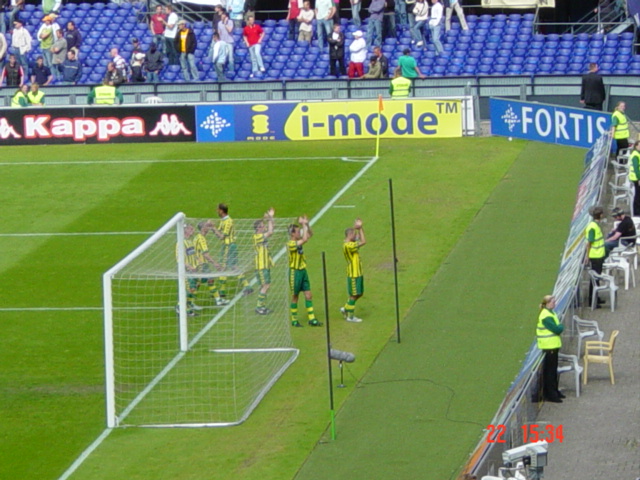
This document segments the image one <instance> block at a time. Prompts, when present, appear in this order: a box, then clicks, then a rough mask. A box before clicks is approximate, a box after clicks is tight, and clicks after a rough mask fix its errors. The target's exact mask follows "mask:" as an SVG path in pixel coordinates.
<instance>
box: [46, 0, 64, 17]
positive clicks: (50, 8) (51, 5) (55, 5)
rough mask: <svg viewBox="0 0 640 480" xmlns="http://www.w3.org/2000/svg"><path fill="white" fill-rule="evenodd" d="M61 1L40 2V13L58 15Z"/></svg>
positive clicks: (48, 0)
mask: <svg viewBox="0 0 640 480" xmlns="http://www.w3.org/2000/svg"><path fill="white" fill-rule="evenodd" d="M61 5H62V0H42V13H43V14H45V15H49V14H50V13H55V14H58V13H59V12H60V7H61Z"/></svg>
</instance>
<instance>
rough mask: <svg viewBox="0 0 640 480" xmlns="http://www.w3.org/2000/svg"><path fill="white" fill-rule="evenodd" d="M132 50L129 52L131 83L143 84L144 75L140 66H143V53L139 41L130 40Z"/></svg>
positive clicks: (135, 39)
mask: <svg viewBox="0 0 640 480" xmlns="http://www.w3.org/2000/svg"><path fill="white" fill-rule="evenodd" d="M131 44H132V45H133V50H132V51H131V60H130V61H129V63H130V66H131V81H132V82H134V83H142V82H144V74H143V73H142V65H144V57H145V53H144V52H143V51H142V48H141V47H140V41H139V40H138V39H137V38H132V39H131Z"/></svg>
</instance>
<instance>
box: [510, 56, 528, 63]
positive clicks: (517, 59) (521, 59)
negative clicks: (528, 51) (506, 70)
mask: <svg viewBox="0 0 640 480" xmlns="http://www.w3.org/2000/svg"><path fill="white" fill-rule="evenodd" d="M524 62H525V59H524V57H511V64H512V65H522V64H523V63H524Z"/></svg>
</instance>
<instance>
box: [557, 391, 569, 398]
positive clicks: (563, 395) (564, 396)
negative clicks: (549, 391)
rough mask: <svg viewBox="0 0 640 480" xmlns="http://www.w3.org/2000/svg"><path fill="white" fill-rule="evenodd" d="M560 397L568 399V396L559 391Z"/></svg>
mask: <svg viewBox="0 0 640 480" xmlns="http://www.w3.org/2000/svg"><path fill="white" fill-rule="evenodd" d="M558 397H560V398H567V396H566V395H565V394H564V393H562V392H561V391H558Z"/></svg>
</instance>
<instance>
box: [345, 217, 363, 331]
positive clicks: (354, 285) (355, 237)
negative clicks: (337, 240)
mask: <svg viewBox="0 0 640 480" xmlns="http://www.w3.org/2000/svg"><path fill="white" fill-rule="evenodd" d="M366 243H367V240H366V238H365V236H364V228H362V220H360V219H359V218H357V219H356V221H355V223H354V224H353V228H347V229H346V230H345V231H344V245H343V246H342V251H343V252H344V258H345V260H346V261H347V294H348V295H349V298H348V299H347V303H346V304H345V305H344V307H342V308H341V309H340V312H341V313H342V315H344V318H345V320H346V321H347V322H354V323H360V322H361V321H362V319H361V318H358V317H356V316H355V315H354V314H355V311H356V302H357V301H358V299H359V298H360V297H362V295H363V293H364V277H363V276H362V265H361V264H360V247H362V246H364V245H365V244H366Z"/></svg>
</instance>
